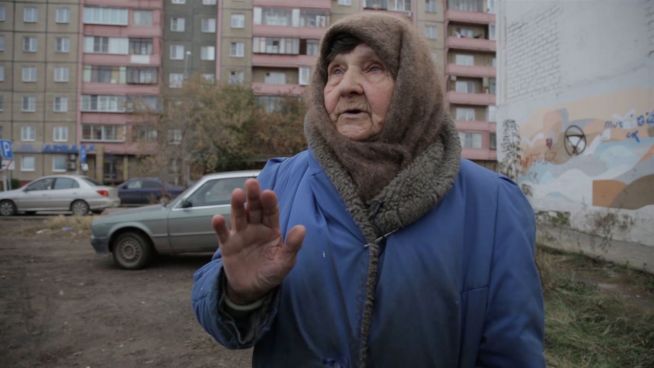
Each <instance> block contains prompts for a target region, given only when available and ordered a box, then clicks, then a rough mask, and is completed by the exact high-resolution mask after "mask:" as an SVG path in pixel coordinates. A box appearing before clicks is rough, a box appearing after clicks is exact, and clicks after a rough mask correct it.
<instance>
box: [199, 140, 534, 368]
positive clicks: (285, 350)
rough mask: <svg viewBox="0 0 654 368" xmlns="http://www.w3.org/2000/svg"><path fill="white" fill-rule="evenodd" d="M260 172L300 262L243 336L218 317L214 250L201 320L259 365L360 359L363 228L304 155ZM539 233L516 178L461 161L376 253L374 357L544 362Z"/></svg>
mask: <svg viewBox="0 0 654 368" xmlns="http://www.w3.org/2000/svg"><path fill="white" fill-rule="evenodd" d="M259 180H260V182H261V185H262V187H264V188H270V189H272V190H273V191H275V193H276V194H277V195H278V197H279V201H280V212H281V213H280V225H281V229H282V232H283V233H284V234H285V233H286V231H288V230H289V229H290V228H292V227H293V226H294V225H297V224H302V225H304V226H305V227H306V237H305V239H304V243H303V247H302V249H301V250H300V252H299V254H298V258H297V263H296V265H295V267H294V268H293V270H292V271H291V272H290V274H289V275H288V276H287V277H286V278H285V280H284V282H283V283H282V285H281V286H280V287H279V289H278V290H277V291H276V294H275V297H274V298H273V300H272V302H270V303H268V304H267V305H266V306H265V307H264V311H262V312H261V316H260V317H258V318H256V319H255V323H254V324H253V325H252V326H248V327H246V328H245V330H248V331H244V329H243V327H242V325H239V322H238V321H237V320H235V319H234V318H232V317H231V316H229V315H228V314H226V313H224V312H222V311H221V312H219V309H221V308H220V307H219V306H220V303H221V302H222V299H221V298H222V290H221V286H222V285H221V282H219V280H220V277H222V276H221V275H220V274H221V269H222V265H221V258H220V254H219V253H216V255H215V256H214V259H213V260H212V261H211V262H210V263H209V264H207V265H205V266H204V267H202V268H201V269H200V270H198V271H197V272H196V274H195V276H194V287H193V295H192V299H193V307H194V309H195V313H196V315H197V318H198V320H199V321H200V323H201V324H202V326H203V327H204V328H205V329H206V330H207V332H209V333H210V334H211V335H212V336H213V337H214V338H215V339H216V340H218V341H219V342H220V343H221V344H223V345H224V346H226V347H228V348H247V347H250V346H254V355H253V366H255V367H353V366H355V364H356V362H357V354H358V350H357V349H358V347H359V331H360V330H359V328H360V323H361V313H362V309H363V299H364V293H365V279H366V274H367V266H368V251H367V249H366V248H365V247H364V244H365V243H366V241H365V240H364V236H363V235H362V233H361V231H360V230H359V228H358V227H357V226H356V224H355V222H354V220H353V219H352V217H351V216H350V214H349V213H348V211H347V210H346V207H345V204H344V203H343V201H342V200H341V198H340V196H339V194H338V192H337V191H336V189H335V187H334V186H333V185H332V183H331V181H330V180H329V178H328V177H327V176H326V174H325V172H324V171H323V170H322V168H321V167H320V166H319V164H318V163H317V161H316V160H315V158H314V157H313V155H312V153H311V152H310V151H305V152H303V153H301V154H299V155H297V156H295V157H293V158H290V159H286V160H273V161H271V162H269V163H268V165H267V166H266V167H265V169H264V170H263V171H262V172H261V174H260V176H259ZM534 236H535V226H534V217H533V212H532V209H531V207H530V205H529V203H528V202H527V201H526V199H525V198H524V196H523V195H522V193H521V192H520V190H519V189H518V187H517V186H516V184H514V183H513V182H512V181H510V180H509V179H506V178H504V177H502V176H499V175H498V174H496V173H493V172H491V171H488V170H486V169H483V168H481V167H479V166H477V165H476V164H474V163H471V162H469V161H465V160H463V161H462V162H461V169H460V172H459V174H458V177H457V178H456V181H455V183H454V186H453V188H452V189H451V190H450V191H449V192H448V193H447V194H446V195H445V197H444V198H442V200H441V201H440V202H439V203H438V204H437V205H436V206H435V207H434V208H433V209H432V210H431V211H429V212H427V213H426V214H425V215H424V216H423V217H422V218H421V219H420V220H418V221H417V222H415V223H413V224H411V225H409V226H407V227H405V228H403V229H401V230H399V231H397V232H395V233H393V234H392V235H391V236H390V237H389V238H388V239H387V241H386V243H385V246H384V248H382V254H381V258H380V268H379V281H378V284H377V288H376V295H375V307H374V316H373V320H372V325H371V331H370V336H369V353H368V357H369V358H368V366H369V367H402V366H408V367H516V368H529V367H544V365H545V363H544V357H543V343H542V340H543V299H542V291H541V287H540V280H539V276H538V272H537V269H536V265H535V263H534ZM221 310H222V309H221Z"/></svg>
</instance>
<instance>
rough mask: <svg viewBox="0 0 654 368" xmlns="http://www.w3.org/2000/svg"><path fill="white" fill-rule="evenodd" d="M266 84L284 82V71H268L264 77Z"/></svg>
mask: <svg viewBox="0 0 654 368" xmlns="http://www.w3.org/2000/svg"><path fill="white" fill-rule="evenodd" d="M264 83H266V84H286V73H284V72H268V73H266V77H265V78H264Z"/></svg>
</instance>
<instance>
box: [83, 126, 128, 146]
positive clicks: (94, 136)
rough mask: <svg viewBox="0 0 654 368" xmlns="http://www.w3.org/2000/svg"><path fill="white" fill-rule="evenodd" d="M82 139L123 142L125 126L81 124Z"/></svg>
mask: <svg viewBox="0 0 654 368" xmlns="http://www.w3.org/2000/svg"><path fill="white" fill-rule="evenodd" d="M82 139H83V140H86V141H105V142H123V141H125V126H122V125H99V124H82Z"/></svg>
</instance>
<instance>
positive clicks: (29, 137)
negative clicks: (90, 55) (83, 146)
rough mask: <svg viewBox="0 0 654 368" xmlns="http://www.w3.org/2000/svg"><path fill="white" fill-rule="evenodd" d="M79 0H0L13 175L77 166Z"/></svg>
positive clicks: (1, 80) (4, 112) (0, 129)
mask: <svg viewBox="0 0 654 368" xmlns="http://www.w3.org/2000/svg"><path fill="white" fill-rule="evenodd" d="M79 11H80V5H79V1H73V0H48V1H46V0H41V1H19V0H17V1H0V137H2V139H10V140H12V141H13V142H14V144H13V150H14V153H15V155H14V156H15V157H14V171H13V173H14V174H13V176H14V177H19V178H20V179H21V180H31V179H34V178H37V177H39V176H42V175H47V174H52V173H65V172H70V171H75V170H76V159H77V154H78V146H77V143H78V135H77V129H76V122H77V119H76V111H77V95H76V85H77V82H78V80H77V76H78V61H79V56H78V42H77V33H78V31H79V24H78V19H79V16H78V14H79Z"/></svg>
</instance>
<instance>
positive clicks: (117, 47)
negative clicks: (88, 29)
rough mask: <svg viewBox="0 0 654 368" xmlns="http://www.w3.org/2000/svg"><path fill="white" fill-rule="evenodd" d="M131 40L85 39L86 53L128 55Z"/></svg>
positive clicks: (109, 38)
mask: <svg viewBox="0 0 654 368" xmlns="http://www.w3.org/2000/svg"><path fill="white" fill-rule="evenodd" d="M128 51H129V39H127V38H118V37H99V36H95V37H84V52H86V53H96V54H117V55H127V54H128Z"/></svg>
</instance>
